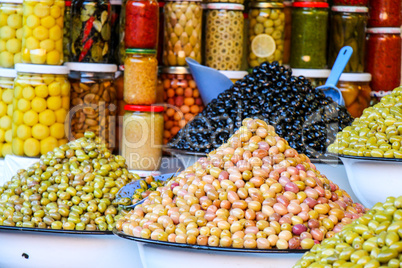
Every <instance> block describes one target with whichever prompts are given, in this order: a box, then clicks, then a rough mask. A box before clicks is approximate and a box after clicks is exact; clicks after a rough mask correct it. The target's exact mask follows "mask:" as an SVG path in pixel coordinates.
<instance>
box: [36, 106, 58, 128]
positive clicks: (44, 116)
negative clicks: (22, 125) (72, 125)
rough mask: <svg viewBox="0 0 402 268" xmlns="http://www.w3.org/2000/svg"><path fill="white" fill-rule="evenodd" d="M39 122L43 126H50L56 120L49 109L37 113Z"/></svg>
mask: <svg viewBox="0 0 402 268" xmlns="http://www.w3.org/2000/svg"><path fill="white" fill-rule="evenodd" d="M39 122H40V123H41V124H44V125H45V126H51V125H53V124H54V123H55V122H56V115H55V114H54V112H53V111H51V110H45V111H43V112H41V113H40V114H39Z"/></svg>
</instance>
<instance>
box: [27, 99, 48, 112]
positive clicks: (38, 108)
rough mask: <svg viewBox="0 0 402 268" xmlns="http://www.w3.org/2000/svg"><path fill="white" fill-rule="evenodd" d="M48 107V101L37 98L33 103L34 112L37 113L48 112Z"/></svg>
mask: <svg viewBox="0 0 402 268" xmlns="http://www.w3.org/2000/svg"><path fill="white" fill-rule="evenodd" d="M46 105H47V104H46V100H45V99H43V98H39V97H35V98H34V99H33V100H32V102H31V106H32V110H34V111H35V112H37V113H40V112H43V111H44V110H46Z"/></svg>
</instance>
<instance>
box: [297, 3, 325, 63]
mask: <svg viewBox="0 0 402 268" xmlns="http://www.w3.org/2000/svg"><path fill="white" fill-rule="evenodd" d="M328 7H329V5H328V3H325V2H295V3H293V9H292V38H291V49H290V66H291V67H292V68H301V69H325V68H326V66H327V35H328V31H327V30H328Z"/></svg>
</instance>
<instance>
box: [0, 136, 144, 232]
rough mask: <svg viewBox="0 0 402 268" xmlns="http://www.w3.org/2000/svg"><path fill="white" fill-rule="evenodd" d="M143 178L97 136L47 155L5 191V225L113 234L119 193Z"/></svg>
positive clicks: (1, 209)
mask: <svg viewBox="0 0 402 268" xmlns="http://www.w3.org/2000/svg"><path fill="white" fill-rule="evenodd" d="M133 179H139V177H138V175H135V174H131V173H129V172H128V170H127V168H126V161H125V159H124V158H123V157H122V156H119V155H116V156H115V155H112V154H111V153H110V151H109V150H108V149H107V148H106V147H105V145H104V144H100V143H99V142H98V138H95V134H94V133H93V132H86V133H85V135H84V137H82V138H80V139H77V140H75V141H72V142H70V143H68V144H64V145H62V146H60V147H58V148H56V149H54V150H53V151H51V152H49V153H47V154H46V155H42V156H41V158H40V161H39V162H37V163H35V164H34V165H32V166H31V167H29V168H28V169H27V170H23V169H21V170H19V171H18V172H17V174H16V175H15V176H13V177H12V179H11V180H10V181H8V182H6V183H5V184H4V186H3V187H0V194H1V196H0V225H6V226H17V227H32V228H34V227H37V228H51V229H65V230H90V231H92V230H101V231H106V230H109V231H111V230H112V229H113V228H114V226H115V223H116V221H117V220H118V219H119V218H120V217H121V215H120V213H119V211H118V204H117V201H116V200H115V195H116V193H117V192H118V191H119V190H120V188H122V187H123V186H124V185H126V184H127V183H129V182H131V181H132V180H133Z"/></svg>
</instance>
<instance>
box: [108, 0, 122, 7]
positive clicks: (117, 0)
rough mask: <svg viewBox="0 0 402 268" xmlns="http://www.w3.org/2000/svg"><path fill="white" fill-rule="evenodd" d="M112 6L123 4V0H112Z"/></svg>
mask: <svg viewBox="0 0 402 268" xmlns="http://www.w3.org/2000/svg"><path fill="white" fill-rule="evenodd" d="M110 4H111V5H112V6H121V5H122V4H123V1H122V0H110Z"/></svg>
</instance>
